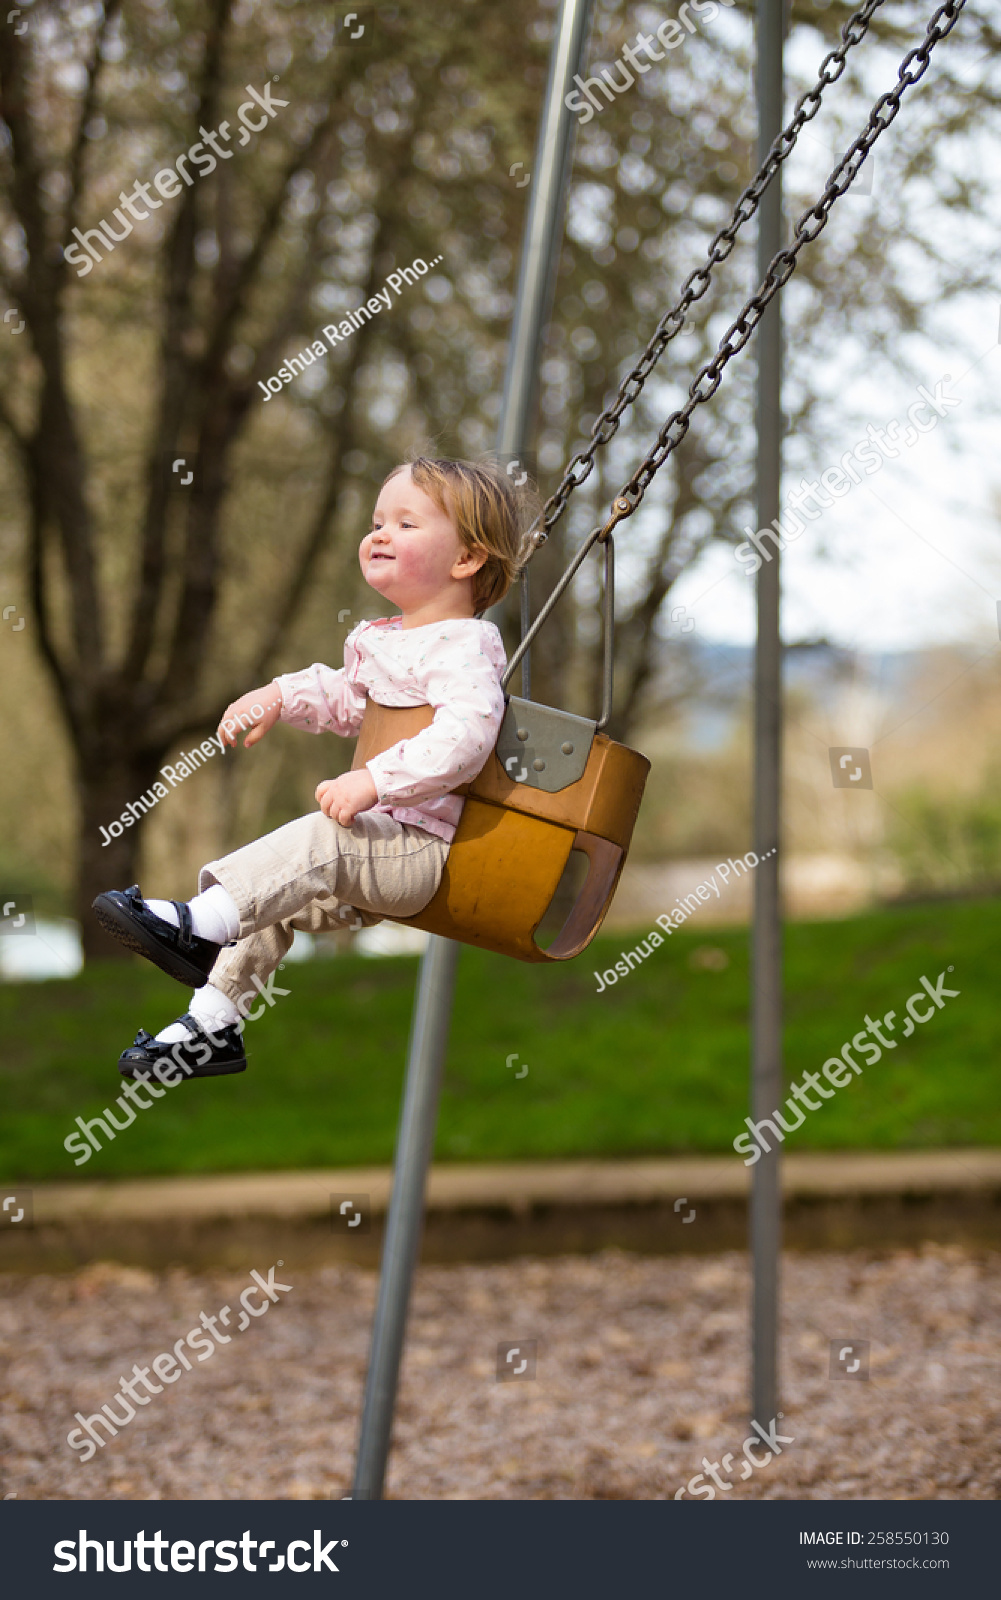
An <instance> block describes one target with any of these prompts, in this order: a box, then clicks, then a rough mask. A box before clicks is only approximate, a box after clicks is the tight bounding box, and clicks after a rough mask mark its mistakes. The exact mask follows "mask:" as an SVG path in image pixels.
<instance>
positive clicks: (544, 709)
mask: <svg viewBox="0 0 1001 1600" xmlns="http://www.w3.org/2000/svg"><path fill="white" fill-rule="evenodd" d="M597 728H598V725H597V723H596V722H592V721H590V719H589V718H588V717H575V716H573V715H572V714H571V713H570V712H569V711H557V709H556V708H555V706H544V705H542V704H541V703H540V702H539V701H538V700H522V699H521V698H520V697H519V696H517V695H511V696H510V697H509V698H508V702H507V710H506V711H505V712H504V721H503V722H502V723H501V726H500V733H499V734H498V735H497V745H496V752H495V753H496V756H497V759H498V761H499V762H500V764H501V766H502V767H503V768H504V771H505V772H506V773H507V775H508V777H509V778H513V779H514V781H515V783H524V784H527V785H528V787H529V788H530V789H542V790H543V791H544V792H545V793H546V794H558V793H559V791H560V790H561V789H566V788H567V787H568V786H569V785H570V784H571V783H577V782H578V781H579V780H580V779H581V778H582V777H583V776H584V768H585V767H586V766H587V759H588V756H589V755H590V754H591V745H592V743H593V741H594V736H595V733H596V732H597Z"/></svg>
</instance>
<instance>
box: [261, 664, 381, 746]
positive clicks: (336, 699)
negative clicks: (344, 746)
mask: <svg viewBox="0 0 1001 1600" xmlns="http://www.w3.org/2000/svg"><path fill="white" fill-rule="evenodd" d="M274 681H275V683H276V684H277V685H278V687H279V689H280V690H281V696H282V709H281V720H282V721H283V722H287V723H288V724H289V725H290V727H293V728H302V729H303V730H304V731H305V732H306V733H323V732H327V731H329V732H331V733H339V734H340V735H341V737H342V738H344V739H350V738H352V737H353V736H354V735H355V734H356V733H357V732H358V729H359V728H360V727H361V719H362V717H363V716H364V714H365V691H364V689H360V688H359V687H358V685H357V684H354V683H351V682H350V681H349V680H348V676H347V673H346V672H345V670H344V668H343V667H337V668H334V667H325V666H324V664H323V662H322V661H314V662H313V665H312V666H311V667H304V668H303V670H302V671H301V672H286V673H283V674H282V676H281V677H278V678H275V680H274Z"/></svg>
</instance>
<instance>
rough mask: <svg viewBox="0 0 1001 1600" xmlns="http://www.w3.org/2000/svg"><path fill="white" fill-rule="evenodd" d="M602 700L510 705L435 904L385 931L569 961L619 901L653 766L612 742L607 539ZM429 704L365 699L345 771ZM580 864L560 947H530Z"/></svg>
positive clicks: (469, 793) (395, 737) (428, 712)
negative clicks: (582, 870) (595, 704)
mask: <svg viewBox="0 0 1001 1600" xmlns="http://www.w3.org/2000/svg"><path fill="white" fill-rule="evenodd" d="M600 534H601V530H597V532H596V533H595V534H593V535H592V536H591V538H590V539H589V540H587V541H586V543H585V546H584V547H583V549H582V550H581V551H580V552H579V553H578V557H577V559H576V560H575V561H574V562H573V563H572V565H571V568H570V569H569V570H568V572H567V573H565V574H564V580H565V581H563V580H561V582H560V584H559V585H557V588H556V589H555V590H554V592H553V594H552V595H551V596H550V597H549V600H548V601H547V603H546V606H545V607H544V608H543V610H542V611H541V612H540V614H539V616H538V618H537V619H536V621H535V623H534V624H533V626H532V628H530V629H529V630H528V632H527V633H526V634H525V637H524V638H523V639H522V642H521V645H520V646H519V648H518V650H517V651H516V653H515V654H514V656H513V657H512V659H511V662H510V665H509V666H508V669H507V671H506V673H505V675H504V679H503V682H504V685H505V687H506V685H507V683H508V681H509V680H510V678H511V676H512V674H513V672H514V670H515V668H516V666H517V665H518V663H519V661H520V660H521V659H522V657H523V656H524V655H525V654H526V652H527V649H528V646H529V644H530V643H531V640H532V639H533V638H534V637H535V634H536V633H537V632H538V629H539V628H540V627H541V625H542V623H543V622H544V621H545V620H546V618H547V617H548V615H549V613H550V611H551V610H552V607H553V605H554V604H555V601H556V599H557V598H558V597H559V595H560V594H561V593H562V592H563V589H564V588H565V587H566V583H567V582H569V579H570V578H571V577H572V576H573V573H574V571H576V568H577V566H578V565H579V564H580V559H581V558H582V556H583V554H584V553H585V552H586V550H587V549H588V548H589V547H590V545H591V544H592V543H593V542H594V541H595V539H596V538H597V537H600ZM604 543H605V585H604V591H605V592H604V613H605V628H604V651H605V667H604V696H603V706H602V715H601V717H600V718H599V720H598V721H596V722H593V721H590V720H589V719H588V718H586V717H579V716H574V715H572V714H571V713H570V712H567V711H559V710H557V709H556V708H554V707H553V706H546V705H542V704H540V703H539V702H538V701H535V700H529V699H521V698H518V697H516V696H513V695H510V696H506V700H507V705H506V709H505V713H504V720H503V722H502V723H501V727H500V732H499V734H498V737H497V743H496V745H495V747H494V750H493V753H492V755H491V756H490V757H489V758H488V760H487V762H486V765H485V766H484V767H483V769H482V771H481V772H480V773H479V775H478V776H477V777H476V778H474V779H473V780H472V781H471V782H470V783H468V784H464V785H463V786H462V788H460V789H458V790H457V791H456V793H458V794H461V795H464V796H465V805H464V806H463V808H462V816H461V818H460V820H459V826H458V828H457V830H456V834H455V838H454V840H453V842H452V846H451V849H450V850H449V853H448V857H447V860H446V863H445V871H444V873H443V875H442V880H441V883H440V885H439V887H438V890H437V893H436V894H435V896H434V898H433V899H432V900H431V901H430V902H429V904H428V905H426V906H425V907H424V909H423V911H420V912H418V913H417V915H416V916H412V917H397V918H393V919H392V920H393V921H397V922H400V923H402V924H404V925H405V926H406V927H411V928H422V929H424V930H425V931H426V932H428V933H437V934H440V935H442V937H443V938H446V939H457V940H459V941H460V942H461V943H463V944H472V945H477V946H478V947H479V948H480V949H482V950H494V951H496V952H497V953H498V954H500V955H506V956H514V957H515V959H516V960H519V961H567V960H569V959H570V958H571V957H572V956H576V955H580V953H581V951H582V950H585V949H586V948H587V946H588V945H589V944H590V942H591V940H592V939H593V938H594V936H595V934H596V933H597V932H598V929H599V928H600V927H601V924H602V921H603V919H604V917H605V913H606V912H607V910H608V908H609V905H610V904H611V901H612V896H613V895H614V893H615V889H616V885H617V884H618V881H619V876H620V874H621V872H622V868H623V865H624V863H625V859H626V853H627V851H628V849H629V842H630V840H631V838H632V832H633V827H634V825H635V822H636V817H637V813H638V812H639V807H640V800H641V799H642V796H643V788H644V785H645V783H646V778H647V773H648V772H649V770H650V763H649V761H648V760H647V758H646V756H644V755H641V754H640V753H639V751H637V750H631V749H629V748H628V746H626V745H623V744H617V743H616V742H615V740H613V739H609V738H608V737H607V736H606V735H605V734H604V733H602V732H601V728H602V727H603V726H604V725H605V724H606V723H607V721H608V719H609V716H610V714H611V701H612V651H613V649H614V638H613V632H614V630H613V620H612V612H613V606H614V597H613V582H612V576H613V552H612V541H611V535H610V530H608V531H606V533H605V540H604ZM433 717H434V707H433V706H430V705H426V704H425V705H415V706H386V705H381V704H379V703H378V702H377V701H374V700H371V699H370V700H369V701H368V704H367V706H366V708H365V716H364V719H363V721H362V726H361V730H360V732H359V735H358V743H357V746H356V749H355V756H354V762H353V767H355V768H357V767H361V766H364V764H365V763H366V761H369V760H371V758H372V757H373V756H374V755H377V754H380V753H381V752H382V751H383V750H388V749H389V748H390V747H391V746H392V745H394V744H397V743H398V742H399V741H400V740H402V739H410V738H413V736H414V735H415V734H417V733H419V732H420V731H421V730H422V729H423V728H426V727H427V726H428V725H429V724H430V722H431V721H432V720H433ZM574 850H577V851H580V852H582V853H583V855H584V856H586V857H587V875H586V877H585V879H584V883H583V885H582V887H581V889H580V891H579V893H578V894H577V897H576V899H575V901H574V904H573V906H572V908H571V910H570V913H569V915H568V917H567V919H566V921H565V922H564V924H563V927H562V928H561V929H560V931H559V933H558V934H557V936H556V938H555V939H554V940H553V942H552V943H551V944H550V945H549V946H548V948H546V949H543V948H542V946H540V945H539V944H538V943H537V942H536V938H535V935H536V932H537V931H538V928H539V925H540V923H541V922H542V920H543V918H544V916H545V914H546V912H547V911H548V909H549V906H550V904H551V902H552V899H553V896H554V895H555V893H556V889H557V886H558V884H559V882H560V879H561V878H562V876H563V872H564V869H565V868H566V866H567V864H568V862H569V860H570V854H571V852H572V851H574Z"/></svg>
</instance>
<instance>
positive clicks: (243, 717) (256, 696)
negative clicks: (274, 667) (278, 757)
mask: <svg viewBox="0 0 1001 1600" xmlns="http://www.w3.org/2000/svg"><path fill="white" fill-rule="evenodd" d="M281 712H282V692H281V690H280V688H279V687H278V685H277V683H266V684H265V685H264V686H263V688H260V689H251V691H250V693H249V694H242V695H241V696H240V698H239V700H234V701H233V704H232V705H230V706H227V707H226V710H225V711H224V712H223V715H222V721H221V722H220V724H219V726H218V728H217V729H216V737H217V738H219V739H221V740H222V742H223V744H231V745H232V746H233V749H234V750H235V749H236V741H237V739H238V737H239V735H240V733H241V732H243V730H244V729H247V730H249V731H248V732H247V737H246V738H245V739H244V741H243V747H244V749H245V750H249V748H250V746H251V745H252V744H256V743H257V742H258V740H259V739H263V738H264V735H265V734H266V733H267V731H268V729H269V728H273V727H274V725H275V723H276V722H277V721H278V719H279V717H280V716H281Z"/></svg>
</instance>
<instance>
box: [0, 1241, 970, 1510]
mask: <svg viewBox="0 0 1001 1600" xmlns="http://www.w3.org/2000/svg"><path fill="white" fill-rule="evenodd" d="M272 1265H274V1263H272V1262H269V1261H260V1262H249V1263H248V1268H249V1267H250V1266H254V1267H256V1268H257V1269H258V1271H259V1272H260V1273H261V1275H262V1276H263V1277H264V1278H265V1279H266V1278H267V1274H268V1269H269V1268H270V1267H271V1266H272ZM276 1278H277V1280H278V1281H279V1282H286V1283H289V1284H290V1285H291V1288H290V1290H289V1292H287V1293H282V1294H280V1296H279V1300H278V1303H277V1304H271V1305H270V1309H269V1310H268V1311H267V1313H266V1314H265V1315H262V1316H260V1317H258V1318H257V1319H255V1320H254V1321H252V1322H250V1324H249V1325H248V1326H247V1327H246V1329H245V1330H244V1331H242V1332H240V1331H238V1329H237V1327H236V1322H237V1313H238V1309H239V1295H240V1292H241V1290H242V1289H244V1288H245V1287H246V1286H247V1285H248V1284H249V1283H250V1282H251V1280H250V1277H249V1272H242V1271H241V1272H227V1273H212V1274H200V1275H198V1276H195V1275H191V1274H188V1273H187V1272H185V1271H182V1270H175V1271H171V1272H168V1273H165V1274H162V1275H159V1276H157V1275H154V1274H151V1273H147V1272H144V1271H141V1270H139V1269H137V1268H134V1267H123V1266H119V1265H116V1264H114V1263H104V1262H98V1263H96V1264H94V1265H92V1266H89V1267H87V1268H85V1269H83V1270H81V1271H79V1272H77V1273H75V1274H73V1275H70V1276H65V1277H56V1276H44V1277H42V1276H40V1277H33V1278H18V1277H14V1276H10V1277H7V1278H5V1279H4V1280H3V1282H2V1290H3V1294H2V1300H0V1425H2V1432H3V1441H4V1445H5V1449H4V1451H3V1459H4V1467H3V1476H2V1480H0V1488H2V1492H3V1494H4V1495H5V1496H7V1497H10V1496H14V1495H16V1496H17V1497H18V1498H19V1499H92V1498H93V1499H125V1500H147V1499H154V1500H155V1499H172V1500H187V1499H193V1500H199V1499H224V1500H230V1499H232V1500H254V1499H284V1498H291V1499H328V1498H333V1499H339V1498H340V1497H341V1496H342V1495H347V1494H349V1493H350V1479H351V1466H352V1460H353V1454H354V1448H355V1442H356V1431H357V1420H358V1415H359V1407H360V1400H361V1392H362V1384H363V1380H364V1368H365V1360H366V1355H367V1350H368V1339H369V1330H370V1322H371V1315H372V1308H373V1303H374V1298H375V1288H376V1280H375V1276H374V1275H373V1274H372V1273H371V1272H366V1271H362V1270H360V1269H357V1268H353V1267H329V1268H325V1269H323V1270H319V1271H312V1272H306V1271H302V1272H294V1271H291V1270H290V1271H288V1272H286V1271H285V1269H283V1268H281V1267H278V1268H276ZM259 1300H260V1297H258V1301H259ZM747 1300H748V1277H747V1264H746V1258H745V1257H744V1256H742V1255H740V1254H727V1255H721V1256H715V1257H706V1256H698V1257H696V1256H690V1257H677V1256H674V1257H659V1258H644V1257H636V1256H629V1255H624V1254H620V1253H618V1252H605V1253H603V1254H601V1255H598V1256H592V1257H580V1256H563V1257H558V1258H554V1259H549V1260H540V1259H526V1260H519V1261H509V1262H504V1263H496V1264H477V1265H463V1266H435V1267H427V1268H424V1269H422V1270H421V1272H420V1275H419V1280H418V1284H417V1290H416V1296H415V1302H414V1307H413V1315H412V1318H411V1323H410V1333H409V1341H408V1346H407V1356H406V1364H405V1369H404V1375H403V1382H402V1387H401V1393H400V1403H399V1409H398V1415H397V1423H396V1435H395V1446H394V1450H393V1455H392V1464H391V1469H390V1474H389V1484H388V1494H389V1496H390V1497H392V1498H400V1499H460V1500H462V1499H485V1500H495V1499H496V1500H506V1499H608V1498H611V1499H663V1498H667V1497H670V1496H674V1495H675V1493H676V1491H677V1490H678V1489H679V1488H681V1487H682V1486H683V1485H685V1484H686V1483H687V1482H688V1481H689V1480H690V1479H691V1478H692V1477H693V1475H694V1474H696V1473H699V1472H701V1471H703V1470H704V1469H703V1465H702V1463H703V1457H705V1458H706V1460H707V1461H709V1462H710V1463H712V1462H721V1461H722V1459H723V1457H724V1456H725V1455H726V1454H727V1453H730V1454H731V1455H732V1457H733V1458H734V1460H733V1466H732V1468H731V1469H730V1476H731V1477H733V1478H734V1479H735V1480H736V1481H735V1483H734V1487H733V1488H732V1489H730V1490H726V1491H724V1490H720V1491H717V1497H718V1498H723V1496H724V1494H725V1495H727V1496H728V1497H731V1498H733V1499H737V1498H742V1499H759V1498H760V1499H818V1500H842V1499H844V1500H856V1499H901V1500H921V1499H961V1500H966V1499H996V1498H998V1497H999V1495H1001V1426H999V1422H1001V1384H999V1381H998V1379H999V1371H1001V1365H999V1355H1001V1254H985V1253H983V1252H980V1253H972V1252H969V1251H965V1250H963V1249H961V1248H959V1247H927V1248H925V1249H924V1250H922V1251H921V1252H920V1253H917V1254H916V1253H911V1252H896V1253H893V1254H887V1255H876V1254H873V1253H870V1252H854V1253H846V1254H840V1255H838V1254H823V1255H820V1254H817V1255H788V1256H787V1257H786V1259H785V1263H784V1317H783V1358H782V1359H783V1410H784V1413H785V1414H784V1417H783V1419H782V1421H781V1423H780V1424H779V1432H780V1433H781V1434H783V1435H785V1436H787V1437H791V1439H792V1442H791V1443H789V1444H786V1445H785V1446H783V1448H782V1453H781V1455H780V1456H776V1457H773V1459H772V1460H771V1461H770V1462H769V1463H768V1464H767V1465H764V1466H762V1467H760V1468H759V1469H756V1470H754V1471H753V1472H750V1473H749V1476H748V1477H747V1478H746V1479H744V1480H743V1481H741V1478H740V1471H739V1468H740V1466H741V1464H742V1462H743V1460H744V1457H743V1455H742V1453H741V1452H742V1443H743V1441H744V1439H745V1438H746V1437H747V1435H748V1431H749V1430H748V1427H747V1417H746V1410H745V1406H746V1393H747V1368H748V1335H747ZM258 1301H254V1300H252V1302H251V1303H255V1304H256V1303H258ZM224 1305H229V1306H231V1307H232V1308H233V1309H232V1312H231V1314H230V1321H229V1325H228V1328H229V1331H230V1333H231V1340H230V1342H229V1343H228V1344H225V1345H222V1346H221V1347H219V1348H217V1349H216V1350H215V1353H214V1354H213V1355H212V1356H211V1357H210V1358H209V1359H207V1360H206V1361H204V1363H199V1362H198V1361H197V1360H196V1359H195V1357H194V1356H193V1355H190V1356H189V1358H190V1359H191V1360H192V1361H193V1368H192V1370H191V1371H190V1372H186V1371H183V1370H182V1371H181V1376H180V1378H179V1380H178V1381H177V1382H176V1383H174V1384H173V1386H171V1387H165V1388H164V1391H163V1393H162V1394H158V1395H155V1396H153V1397H152V1398H151V1399H150V1400H149V1403H148V1404H147V1405H145V1406H141V1407H140V1408H139V1409H138V1411H137V1414H136V1416H135V1419H134V1420H133V1421H132V1422H131V1423H129V1424H128V1425H127V1426H125V1427H123V1428H122V1429H121V1431H120V1432H119V1434H118V1436H117V1437H116V1438H114V1439H112V1440H110V1441H109V1442H108V1444H107V1445H106V1446H105V1447H104V1448H103V1449H101V1450H100V1451H98V1452H97V1454H96V1455H95V1456H94V1458H93V1459H92V1460H90V1461H88V1462H86V1463H84V1462H82V1461H81V1460H80V1459H79V1456H78V1454H76V1453H74V1451H73V1450H71V1449H70V1448H69V1446H68V1445H67V1443H66V1435H67V1433H68V1431H69V1430H70V1429H71V1428H72V1427H74V1426H76V1424H75V1422H74V1413H75V1412H78V1411H79V1412H82V1413H84V1414H87V1415H89V1414H90V1413H92V1412H95V1411H97V1409H98V1408H99V1407H100V1406H101V1405H102V1404H103V1403H104V1402H106V1401H111V1400H112V1396H113V1395H114V1394H115V1393H116V1391H118V1387H119V1384H118V1380H119V1377H120V1376H121V1375H127V1374H130V1373H131V1371H132V1365H133V1363H138V1364H139V1366H140V1367H148V1366H149V1363H150V1362H151V1360H152V1359H153V1357H154V1356H156V1355H157V1354H159V1353H160V1352H161V1351H167V1350H170V1349H171V1347H172V1346H173V1345H174V1343H175V1341H177V1340H178V1339H181V1338H183V1337H184V1336H185V1335H186V1334H187V1332H188V1330H190V1329H191V1328H192V1327H194V1326H196V1325H197V1324H198V1320H199V1313H201V1312H203V1311H204V1312H206V1313H208V1314H209V1315H212V1316H214V1315H216V1314H217V1313H218V1312H219V1310H220V1308H221V1307H222V1306H224ZM221 1331H226V1330H225V1329H221ZM528 1340H536V1341H538V1348H537V1366H536V1376H535V1378H534V1379H532V1380H529V1379H528V1378H527V1377H523V1378H520V1379H516V1380H513V1381H507V1382H500V1381H498V1379H497V1347H498V1345H499V1344H514V1343H517V1344H519V1347H520V1346H522V1345H524V1344H525V1342H526V1341H528ZM832 1340H834V1341H837V1342H838V1345H839V1348H841V1347H842V1346H841V1341H844V1342H849V1341H861V1340H865V1341H868V1343H869V1360H870V1368H869V1379H868V1381H861V1380H860V1379H857V1378H855V1379H849V1378H840V1379H839V1378H834V1379H832V1378H831V1376H830V1375H829V1362H830V1344H831V1341H832ZM137 1392H138V1393H140V1394H141V1393H142V1392H143V1391H142V1389H141V1388H140V1389H138V1391H137ZM116 1409H118V1410H119V1411H121V1403H120V1402H118V1403H117V1405H116ZM766 1420H768V1419H766ZM758 1455H759V1459H762V1458H763V1456H764V1447H761V1448H760V1449H759V1451H758ZM721 1474H722V1475H723V1476H724V1477H725V1476H726V1469H721Z"/></svg>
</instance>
